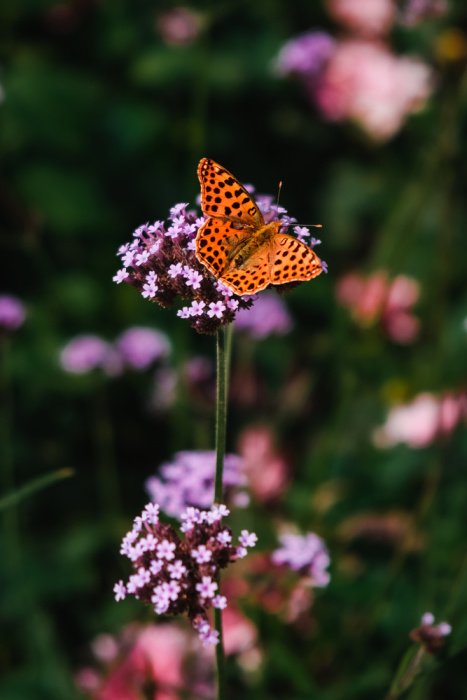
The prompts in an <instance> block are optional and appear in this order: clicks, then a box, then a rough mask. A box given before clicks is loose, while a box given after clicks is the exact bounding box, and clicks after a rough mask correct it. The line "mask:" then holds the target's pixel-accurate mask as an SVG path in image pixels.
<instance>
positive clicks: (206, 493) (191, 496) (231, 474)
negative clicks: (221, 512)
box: [146, 450, 247, 518]
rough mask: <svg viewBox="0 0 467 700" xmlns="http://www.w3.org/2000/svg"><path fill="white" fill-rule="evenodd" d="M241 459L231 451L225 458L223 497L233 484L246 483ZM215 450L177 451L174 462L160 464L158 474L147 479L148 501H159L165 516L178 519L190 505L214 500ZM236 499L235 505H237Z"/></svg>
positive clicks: (226, 495) (228, 492)
mask: <svg viewBox="0 0 467 700" xmlns="http://www.w3.org/2000/svg"><path fill="white" fill-rule="evenodd" d="M242 467H243V460H242V459H241V458H240V457H238V456H237V455H234V454H228V455H226V456H225V458H224V472H223V480H222V482H223V486H224V497H225V498H227V499H228V497H229V494H230V493H231V492H232V490H233V489H234V488H235V487H239V486H240V487H241V486H245V485H246V483H247V479H246V477H245V475H244V473H243V469H242ZM215 471H216V453H215V452H214V451H202V450H192V451H186V452H177V453H176V454H175V457H174V460H173V462H169V463H166V464H163V465H162V466H161V467H160V469H159V473H160V475H161V477H162V478H161V477H159V476H151V477H149V479H148V480H147V481H146V489H147V491H148V493H149V496H150V498H151V500H152V501H153V502H154V503H158V504H159V506H160V508H161V510H163V511H164V513H167V515H170V516H172V517H175V518H180V517H181V515H182V513H183V511H184V510H185V509H186V508H188V507H189V506H196V507H197V508H209V506H210V505H211V503H212V502H213V501H214V477H215ZM237 501H238V499H236V505H238V502H237Z"/></svg>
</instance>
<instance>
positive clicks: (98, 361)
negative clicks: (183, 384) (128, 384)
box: [60, 326, 171, 376]
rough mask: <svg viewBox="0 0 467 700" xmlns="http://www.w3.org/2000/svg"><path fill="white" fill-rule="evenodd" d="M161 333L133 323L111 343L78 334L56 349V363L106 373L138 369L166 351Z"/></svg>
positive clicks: (73, 369)
mask: <svg viewBox="0 0 467 700" xmlns="http://www.w3.org/2000/svg"><path fill="white" fill-rule="evenodd" d="M170 350H171V347H170V341H169V339H168V337H167V336H166V335H165V333H162V332H161V331H157V330H155V329H154V328H146V327H144V326H134V327H132V328H128V329H127V330H126V331H124V332H123V333H122V334H121V335H120V336H118V338H117V339H116V340H115V342H114V343H108V342H107V341H105V340H103V339H102V338H100V337H99V336H97V335H78V336H76V337H75V338H72V339H71V340H70V341H69V342H68V343H67V344H66V345H65V347H64V348H63V349H62V351H61V353H60V364H61V366H62V368H63V369H64V370H66V371H67V372H70V373H72V374H85V373H86V372H90V371H91V370H93V369H96V368H101V369H103V370H104V372H106V374H108V375H110V376H117V375H119V374H121V373H122V372H123V371H124V370H125V369H132V370H137V371H142V370H145V369H147V368H148V367H150V366H151V365H152V364H153V363H155V362H158V361H159V360H162V359H164V358H166V357H167V356H168V355H169V353H170Z"/></svg>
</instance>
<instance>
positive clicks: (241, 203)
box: [198, 158, 264, 228]
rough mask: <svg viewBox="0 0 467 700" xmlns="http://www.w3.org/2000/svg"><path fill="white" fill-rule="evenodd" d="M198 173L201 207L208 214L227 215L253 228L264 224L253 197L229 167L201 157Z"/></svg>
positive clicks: (225, 216) (226, 216) (232, 219)
mask: <svg viewBox="0 0 467 700" xmlns="http://www.w3.org/2000/svg"><path fill="white" fill-rule="evenodd" d="M198 177H199V181H200V183H201V207H202V209H203V212H204V213H205V214H206V215H207V216H216V217H222V218H228V219H230V220H231V221H238V222H239V224H242V223H243V224H245V225H247V226H253V227H254V228H259V227H261V226H263V225H264V219H263V215H262V214H261V212H260V210H259V209H258V207H257V205H256V203H255V201H254V200H253V199H252V198H251V196H250V195H249V194H248V192H247V191H246V189H245V188H244V187H243V185H241V184H240V183H239V182H238V180H237V179H236V178H235V177H234V176H233V175H232V174H231V173H229V171H228V170H226V169H225V168H223V167H222V166H221V165H219V164H218V163H215V162H214V161H213V160H211V159H210V158H203V159H202V160H201V161H200V164H199V166H198Z"/></svg>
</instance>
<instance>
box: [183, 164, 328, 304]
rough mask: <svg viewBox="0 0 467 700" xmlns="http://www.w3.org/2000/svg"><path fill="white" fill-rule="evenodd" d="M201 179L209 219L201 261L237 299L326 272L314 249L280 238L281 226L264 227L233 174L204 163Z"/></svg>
mask: <svg viewBox="0 0 467 700" xmlns="http://www.w3.org/2000/svg"><path fill="white" fill-rule="evenodd" d="M198 177H199V181H200V183H201V207H202V209H203V212H204V213H205V214H206V216H208V217H209V219H207V221H206V222H205V223H204V224H203V225H202V226H201V228H200V229H199V231H198V235H197V236H196V257H197V258H198V260H199V261H200V262H201V263H203V265H206V267H207V268H208V269H209V270H210V271H211V272H212V273H213V274H214V275H215V276H216V277H217V278H218V279H219V280H220V281H221V282H222V283H223V284H225V286H226V287H229V289H231V290H232V291H233V292H235V294H239V295H242V294H253V293H254V292H259V291H260V290H261V289H264V288H265V287H267V286H268V285H269V284H286V283H288V282H305V281H306V280H310V279H312V278H313V277H316V276H317V275H319V274H320V273H321V272H322V265H321V260H320V259H319V258H318V256H317V255H316V253H315V252H314V251H313V250H312V249H311V248H310V247H309V246H307V245H305V243H301V242H300V241H299V240H297V239H296V238H294V237H293V236H289V235H287V234H286V233H280V228H281V226H282V225H283V224H282V223H281V222H280V221H271V222H270V223H269V224H266V223H265V222H264V218H263V215H262V213H261V211H260V210H259V208H258V205H257V204H256V203H255V201H254V200H253V199H252V198H251V196H250V195H249V194H248V192H247V191H246V189H245V188H244V187H243V186H242V185H241V184H240V183H239V182H238V180H236V178H234V176H233V175H232V174H231V173H229V171H228V170H226V169H225V168H223V167H222V166H221V165H218V164H217V163H215V162H214V161H213V160H210V159H209V158H203V159H202V160H201V161H200V164H199V166H198Z"/></svg>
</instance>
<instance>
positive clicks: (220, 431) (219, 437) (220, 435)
mask: <svg viewBox="0 0 467 700" xmlns="http://www.w3.org/2000/svg"><path fill="white" fill-rule="evenodd" d="M230 333H231V331H230ZM226 336H227V332H226V330H225V327H224V328H221V329H219V330H218V331H217V402H216V478H215V483H214V502H215V503H222V501H223V497H224V496H223V488H222V472H223V468H224V455H225V431H226V419H227V385H228V362H227V360H228V355H229V354H230V353H229V346H230V337H229V336H227V337H228V338H229V340H228V341H227V342H226ZM216 581H217V586H218V589H217V590H218V592H219V593H220V573H218V575H217V578H216ZM214 627H215V629H216V631H217V632H219V643H218V644H217V645H216V665H217V700H224V699H225V654H224V641H223V636H222V611H221V610H219V609H218V608H215V609H214Z"/></svg>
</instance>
